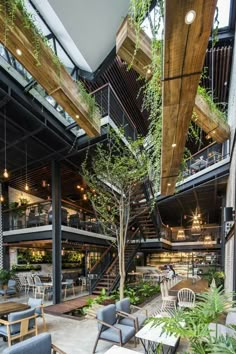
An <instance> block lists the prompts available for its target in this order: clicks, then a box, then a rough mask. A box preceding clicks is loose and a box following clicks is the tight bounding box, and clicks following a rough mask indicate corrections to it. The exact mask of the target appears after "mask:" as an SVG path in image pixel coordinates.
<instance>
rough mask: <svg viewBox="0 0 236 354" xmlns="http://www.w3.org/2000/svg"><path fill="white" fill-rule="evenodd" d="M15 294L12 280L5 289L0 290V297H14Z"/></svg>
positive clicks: (14, 282)
mask: <svg viewBox="0 0 236 354" xmlns="http://www.w3.org/2000/svg"><path fill="white" fill-rule="evenodd" d="M16 293H17V291H16V281H15V280H13V279H9V280H8V283H7V288H6V289H1V290H0V295H14V294H16Z"/></svg>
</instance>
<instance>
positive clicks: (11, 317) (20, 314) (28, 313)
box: [0, 309, 35, 334]
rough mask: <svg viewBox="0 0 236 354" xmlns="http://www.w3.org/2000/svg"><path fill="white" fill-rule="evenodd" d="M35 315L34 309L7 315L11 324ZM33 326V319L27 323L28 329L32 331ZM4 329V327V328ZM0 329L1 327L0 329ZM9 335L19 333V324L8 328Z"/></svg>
mask: <svg viewBox="0 0 236 354" xmlns="http://www.w3.org/2000/svg"><path fill="white" fill-rule="evenodd" d="M34 313H35V310H34V309H29V310H25V311H19V312H13V313H10V314H9V315H8V321H9V322H13V321H17V320H21V319H23V318H27V317H31V316H33V315H34ZM34 325H35V319H32V320H30V321H29V329H32V328H33V327H34ZM4 327H6V326H4ZM0 329H1V327H0ZM10 331H11V334H15V333H19V332H20V323H16V324H13V325H11V326H10Z"/></svg>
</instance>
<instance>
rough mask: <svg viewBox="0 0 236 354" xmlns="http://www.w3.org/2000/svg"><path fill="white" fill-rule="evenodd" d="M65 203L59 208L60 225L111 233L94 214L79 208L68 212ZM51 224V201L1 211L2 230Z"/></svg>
mask: <svg viewBox="0 0 236 354" xmlns="http://www.w3.org/2000/svg"><path fill="white" fill-rule="evenodd" d="M66 207H68V206H67V205H66V204H65V203H62V208H61V223H62V225H66V226H70V227H73V228H76V229H80V230H85V231H90V232H94V233H100V234H107V235H111V234H112V232H111V228H110V227H107V228H104V226H102V225H101V224H100V222H99V221H98V220H97V219H96V218H95V216H94V214H92V213H90V212H89V211H87V210H86V211H85V210H83V209H81V208H77V209H76V208H74V213H71V206H70V214H69V213H68V211H67V209H66ZM50 224H52V210H51V202H50V201H45V202H40V203H35V204H30V205H20V206H17V207H14V208H11V209H8V210H5V211H4V212H3V231H10V230H19V229H24V228H30V227H38V226H44V225H50Z"/></svg>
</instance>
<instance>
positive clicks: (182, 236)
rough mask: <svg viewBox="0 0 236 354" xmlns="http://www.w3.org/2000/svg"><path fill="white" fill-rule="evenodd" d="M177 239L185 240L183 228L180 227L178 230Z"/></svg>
mask: <svg viewBox="0 0 236 354" xmlns="http://www.w3.org/2000/svg"><path fill="white" fill-rule="evenodd" d="M176 238H177V240H185V232H184V229H180V230H178V233H177V237H176Z"/></svg>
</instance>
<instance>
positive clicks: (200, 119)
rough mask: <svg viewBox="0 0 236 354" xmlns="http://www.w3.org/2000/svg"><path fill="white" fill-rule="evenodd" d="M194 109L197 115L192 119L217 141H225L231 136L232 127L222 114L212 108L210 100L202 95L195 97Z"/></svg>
mask: <svg viewBox="0 0 236 354" xmlns="http://www.w3.org/2000/svg"><path fill="white" fill-rule="evenodd" d="M194 111H195V113H196V117H193V118H192V120H193V121H194V122H195V123H196V124H197V125H198V126H199V127H200V128H201V129H202V130H204V132H206V133H207V134H208V138H212V139H213V140H215V141H216V142H217V143H223V142H224V141H226V140H227V139H229V137H230V127H229V125H228V123H227V122H224V121H223V119H222V118H221V117H220V115H219V114H218V113H217V112H215V111H212V110H211V107H210V106H209V104H208V102H207V101H206V100H205V99H204V97H202V96H201V95H199V94H197V95H196V98H195V106H194Z"/></svg>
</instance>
